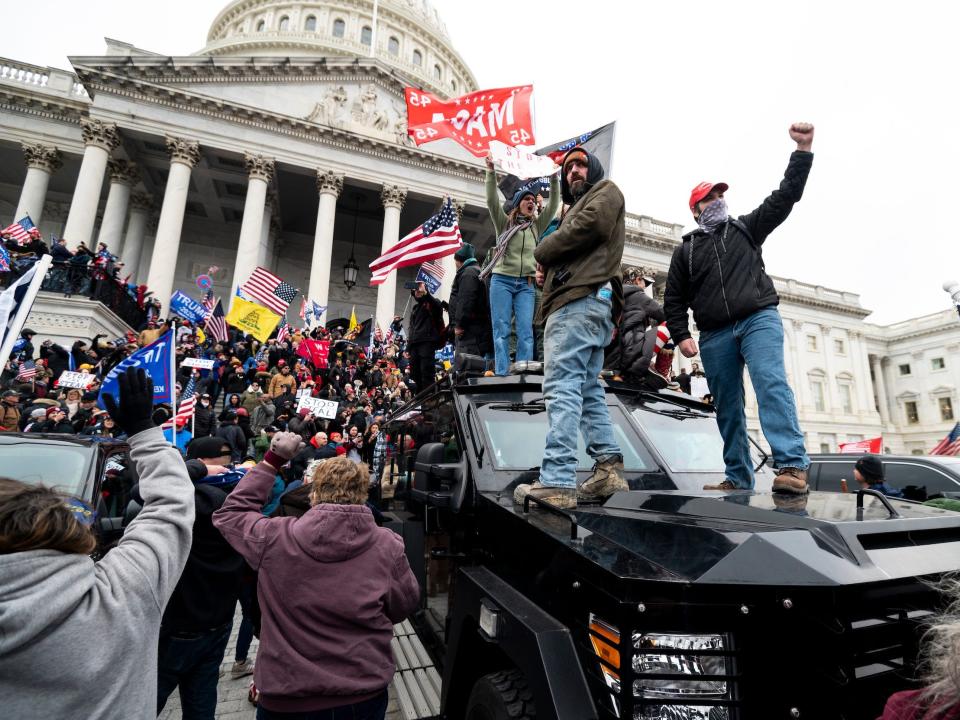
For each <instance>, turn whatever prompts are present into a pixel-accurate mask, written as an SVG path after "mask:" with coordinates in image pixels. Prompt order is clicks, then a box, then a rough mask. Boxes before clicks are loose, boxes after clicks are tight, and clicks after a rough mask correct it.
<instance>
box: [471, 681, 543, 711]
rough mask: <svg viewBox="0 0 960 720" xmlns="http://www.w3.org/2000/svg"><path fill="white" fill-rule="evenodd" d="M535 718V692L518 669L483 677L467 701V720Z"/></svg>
mask: <svg viewBox="0 0 960 720" xmlns="http://www.w3.org/2000/svg"><path fill="white" fill-rule="evenodd" d="M536 716H537V710H536V707H535V706H534V704H533V691H532V690H531V689H530V687H529V685H528V684H527V679H526V678H525V677H524V676H523V673H522V672H520V671H519V670H504V671H501V672H495V673H490V674H489V675H484V676H483V677H482V678H480V679H479V680H477V682H476V684H475V685H474V686H473V690H472V691H471V692H470V699H469V700H467V716H466V720H527V719H528V718H535V717H536Z"/></svg>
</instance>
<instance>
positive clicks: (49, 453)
mask: <svg viewBox="0 0 960 720" xmlns="http://www.w3.org/2000/svg"><path fill="white" fill-rule="evenodd" d="M90 457H91V451H90V449H89V448H85V447H81V446H79V445H67V444H63V445H60V444H54V443H43V442H40V443H38V442H26V441H24V442H12V443H4V444H2V445H0V467H2V468H3V469H2V470H0V472H2V474H3V475H4V476H6V477H8V478H12V479H14V480H19V481H21V482H25V483H28V484H30V485H45V486H46V487H49V488H54V489H56V490H59V491H60V492H63V493H66V494H67V495H77V496H79V495H80V494H81V493H82V492H83V486H84V484H85V482H86V479H87V474H88V473H87V467H88V466H89V463H90Z"/></svg>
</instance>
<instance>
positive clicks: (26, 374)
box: [16, 360, 37, 380]
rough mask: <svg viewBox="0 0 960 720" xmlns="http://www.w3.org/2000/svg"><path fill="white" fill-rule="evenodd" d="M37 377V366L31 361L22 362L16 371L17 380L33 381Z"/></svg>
mask: <svg viewBox="0 0 960 720" xmlns="http://www.w3.org/2000/svg"><path fill="white" fill-rule="evenodd" d="M36 376H37V364H36V363H35V362H34V361H33V360H24V361H23V362H22V363H20V369H19V370H18V371H17V378H16V379H17V380H33V378H35V377H36Z"/></svg>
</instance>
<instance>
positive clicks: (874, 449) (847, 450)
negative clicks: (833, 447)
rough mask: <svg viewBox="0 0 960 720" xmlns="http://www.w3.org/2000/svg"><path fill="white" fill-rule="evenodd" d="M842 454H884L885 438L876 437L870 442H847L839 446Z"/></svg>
mask: <svg viewBox="0 0 960 720" xmlns="http://www.w3.org/2000/svg"><path fill="white" fill-rule="evenodd" d="M838 447H839V448H840V452H841V453H843V454H844V455H862V454H863V453H873V454H874V455H879V454H880V453H882V452H883V438H882V437H875V438H870V439H869V440H856V441H854V442H845V443H840V444H839V445H838Z"/></svg>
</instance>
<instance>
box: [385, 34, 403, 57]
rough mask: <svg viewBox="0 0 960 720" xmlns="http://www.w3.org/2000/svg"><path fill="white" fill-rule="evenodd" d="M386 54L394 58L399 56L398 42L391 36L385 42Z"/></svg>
mask: <svg viewBox="0 0 960 720" xmlns="http://www.w3.org/2000/svg"><path fill="white" fill-rule="evenodd" d="M387 52H388V53H390V54H391V55H393V56H394V57H396V56H397V55H399V54H400V41H399V40H397V39H396V38H395V37H393V36H391V37H390V39H389V40H387Z"/></svg>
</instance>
